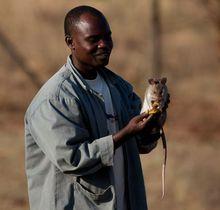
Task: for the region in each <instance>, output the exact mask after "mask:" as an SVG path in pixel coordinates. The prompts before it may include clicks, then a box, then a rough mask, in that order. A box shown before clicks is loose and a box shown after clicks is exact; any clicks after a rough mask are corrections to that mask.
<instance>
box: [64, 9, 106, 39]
mask: <svg viewBox="0 0 220 210" xmlns="http://www.w3.org/2000/svg"><path fill="white" fill-rule="evenodd" d="M86 13H89V14H91V15H93V16H95V17H101V18H105V16H104V15H103V14H102V13H101V12H100V11H99V10H97V9H96V8H94V7H90V6H86V5H83V6H78V7H75V8H73V9H71V10H70V11H69V12H68V13H67V14H66V17H65V20H64V33H65V36H70V35H71V32H72V29H73V28H74V27H75V25H76V24H77V23H78V22H79V20H80V16H81V15H82V14H86Z"/></svg>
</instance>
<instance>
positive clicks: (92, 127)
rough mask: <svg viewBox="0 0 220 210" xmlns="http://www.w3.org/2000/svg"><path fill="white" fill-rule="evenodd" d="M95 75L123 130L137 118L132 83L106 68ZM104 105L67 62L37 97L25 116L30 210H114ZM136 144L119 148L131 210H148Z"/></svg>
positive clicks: (110, 146)
mask: <svg viewBox="0 0 220 210" xmlns="http://www.w3.org/2000/svg"><path fill="white" fill-rule="evenodd" d="M100 74H101V75H102V76H103V78H104V79H105V80H106V82H107V84H108V86H109V89H110V93H111V96H112V100H113V105H114V108H115V111H116V113H117V116H118V122H119V128H122V127H124V126H125V125H126V124H127V123H128V122H129V120H130V119H131V118H132V117H133V116H135V115H137V114H139V112H140V108H141V107H140V106H141V102H140V99H139V98H138V97H137V96H136V95H135V94H134V93H133V90H132V87H131V85H129V84H128V83H127V82H126V81H124V80H123V79H122V78H120V77H119V76H117V75H116V74H114V73H113V72H111V71H110V70H108V69H103V70H101V71H100ZM104 107H105V106H104V102H103V98H102V97H101V96H100V95H99V94H98V93H96V92H94V91H93V90H92V89H90V88H89V86H88V84H87V83H86V81H85V80H84V79H83V78H82V77H81V75H80V74H79V73H78V72H77V71H76V70H75V69H74V67H73V65H72V63H71V59H70V58H68V59H67V64H66V65H64V66H63V67H62V68H61V69H60V70H59V71H58V72H57V73H56V74H55V75H54V76H53V77H51V78H50V79H49V80H48V81H47V82H46V84H45V85H44V86H43V87H42V88H41V89H40V91H39V92H38V93H37V95H36V96H35V98H34V99H33V101H32V102H31V104H30V106H29V107H28V110H27V112H26V115H25V155H26V157H25V159H26V175H27V179H28V193H29V202H30V209H31V210H73V209H74V210H91V209H92V210H101V209H105V210H113V209H116V199H115V191H114V176H113V167H112V166H113V164H114V163H113V156H114V147H113V140H112V135H109V133H108V129H107V123H106V114H105V108H104ZM140 142H141V139H139V140H137V139H136V138H132V139H129V140H128V141H127V142H126V143H125V144H124V145H123V152H124V159H125V174H126V177H125V183H126V192H127V199H128V205H129V209H130V210H146V209H147V204H146V198H145V188H144V181H143V176H142V169H141V164H140V158H139V152H138V146H137V145H139V144H140ZM137 143H138V144H137ZM151 147H152V146H151ZM153 147H154V146H153ZM153 147H152V148H153ZM152 148H150V149H152Z"/></svg>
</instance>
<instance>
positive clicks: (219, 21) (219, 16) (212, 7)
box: [200, 0, 220, 57]
mask: <svg viewBox="0 0 220 210" xmlns="http://www.w3.org/2000/svg"><path fill="white" fill-rule="evenodd" d="M200 2H202V4H203V5H204V7H205V9H206V10H207V12H208V15H209V18H210V20H211V21H212V22H213V23H214V25H215V26H216V29H217V30H218V48H219V57H220V0H200Z"/></svg>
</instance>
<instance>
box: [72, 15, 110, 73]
mask: <svg viewBox="0 0 220 210" xmlns="http://www.w3.org/2000/svg"><path fill="white" fill-rule="evenodd" d="M72 39H73V48H71V51H72V56H73V62H74V64H75V65H76V67H78V68H79V69H80V68H82V67H83V68H85V67H86V68H88V69H89V68H97V67H98V68H99V67H104V66H106V65H107V64H108V62H109V57H110V54H111V50H112V47H113V42H112V38H111V30H110V27H109V25H108V23H107V21H106V20H105V19H104V18H97V17H95V16H92V15H91V14H83V15H82V16H81V17H80V21H79V22H78V23H77V25H76V30H75V31H74V32H73V36H72Z"/></svg>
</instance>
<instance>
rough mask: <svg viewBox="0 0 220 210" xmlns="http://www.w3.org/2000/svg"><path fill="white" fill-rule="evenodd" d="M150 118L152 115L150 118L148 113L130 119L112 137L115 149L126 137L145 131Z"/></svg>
mask: <svg viewBox="0 0 220 210" xmlns="http://www.w3.org/2000/svg"><path fill="white" fill-rule="evenodd" d="M151 118H152V115H151V116H150V115H149V114H148V113H142V114H141V115H138V116H136V117H134V118H132V119H131V120H130V121H129V123H128V124H127V125H126V126H125V127H124V128H123V129H121V130H120V131H118V132H117V133H116V134H114V135H113V141H114V146H115V148H117V147H119V146H120V145H121V144H122V143H123V142H124V141H125V140H126V139H127V138H128V137H131V136H134V135H135V134H138V133H140V132H142V131H144V130H146V129H147V127H148V124H149V122H150V120H151Z"/></svg>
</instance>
